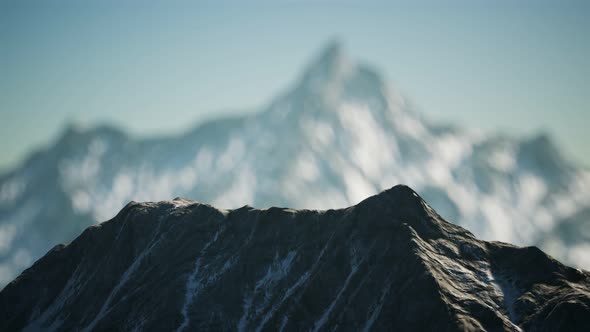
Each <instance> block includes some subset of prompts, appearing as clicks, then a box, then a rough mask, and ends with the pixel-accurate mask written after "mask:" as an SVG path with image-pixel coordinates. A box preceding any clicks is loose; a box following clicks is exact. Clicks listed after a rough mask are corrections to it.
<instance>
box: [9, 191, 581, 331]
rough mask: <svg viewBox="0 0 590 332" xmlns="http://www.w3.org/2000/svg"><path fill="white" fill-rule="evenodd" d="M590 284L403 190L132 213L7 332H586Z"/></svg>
mask: <svg viewBox="0 0 590 332" xmlns="http://www.w3.org/2000/svg"><path fill="white" fill-rule="evenodd" d="M588 328H590V273H588V272H587V271H582V270H579V269H575V268H570V267H567V266H565V265H562V264H561V263H559V262H558V261H556V260H554V259H553V258H551V257H550V256H547V255H546V254H545V253H543V252H542V251H541V250H539V249H538V248H536V247H524V248H521V247H515V246H512V245H510V244H506V243H501V242H485V241H481V240H478V239H476V238H475V236H474V235H473V234H471V233H470V232H469V231H467V230H465V229H463V228H462V227H459V226H456V225H454V224H451V223H448V222H446V221H445V220H444V219H443V218H442V217H440V216H439V215H438V214H437V213H436V212H435V211H434V210H433V209H432V208H431V207H430V206H429V205H428V204H427V203H426V202H425V201H424V200H423V199H422V198H421V197H420V196H419V195H418V194H417V193H416V192H415V191H413V190H412V189H410V188H409V187H406V186H396V187H393V188H391V189H389V190H386V191H384V192H382V193H380V194H378V195H376V196H372V197H369V198H367V199H365V200H363V201H362V202H360V203H358V204H357V205H355V206H352V207H349V208H345V209H338V210H323V211H314V210H293V209H287V208H269V209H255V208H252V207H249V206H244V207H241V208H238V209H234V210H223V209H217V208H214V207H212V206H209V205H205V204H200V203H198V202H195V201H188V200H184V199H181V198H178V199H175V200H173V201H164V202H158V203H135V202H132V203H130V204H128V205H127V206H126V207H125V208H124V209H123V210H122V211H121V212H119V214H117V216H116V217H115V218H113V219H112V220H109V221H107V222H104V223H101V224H99V225H95V226H91V227H89V228H88V229H86V230H85V231H84V232H83V233H82V234H81V235H80V236H79V237H78V238H77V239H75V240H74V241H73V242H72V243H70V244H68V245H65V246H64V245H58V246H56V247H54V248H53V249H52V250H51V251H49V252H48V253H47V254H46V255H45V256H44V257H43V258H42V259H40V260H39V261H37V262H36V263H35V264H34V265H33V266H32V267H30V268H28V269H27V270H25V271H24V272H23V273H22V274H21V275H20V276H19V277H18V278H16V279H15V280H14V281H12V282H11V283H10V284H8V285H7V286H6V287H5V288H4V289H3V290H2V291H1V292H0V329H2V330H19V329H23V330H25V331H28V330H38V329H43V330H52V331H53V330H55V331H61V330H64V331H65V330H82V331H94V330H97V331H101V330H121V331H123V330H125V331H129V330H133V331H144V330H145V331H161V330H176V331H185V330H239V331H243V330H255V331H261V330H303V329H305V330H314V331H319V330H322V331H323V330H334V329H339V330H363V331H369V330H399V329H403V330H437V331H450V330H488V331H489V330H493V331H498V330H504V331H521V330H526V331H557V330H562V331H587V330H588Z"/></svg>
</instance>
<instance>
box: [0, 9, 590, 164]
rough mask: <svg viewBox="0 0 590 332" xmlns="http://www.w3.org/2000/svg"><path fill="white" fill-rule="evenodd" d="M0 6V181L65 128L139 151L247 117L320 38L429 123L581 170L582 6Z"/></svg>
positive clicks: (290, 76)
mask: <svg viewBox="0 0 590 332" xmlns="http://www.w3.org/2000/svg"><path fill="white" fill-rule="evenodd" d="M224 4H225V5H224ZM426 5H428V6H427V7H425V6H426ZM0 6H1V7H0V8H1V9H0V18H1V19H0V27H1V29H0V46H1V48H2V49H3V52H1V54H0V73H1V74H0V103H1V104H0V130H1V131H2V133H3V135H2V137H3V139H2V141H0V151H2V156H1V157H0V173H3V172H5V171H8V170H10V169H11V168H13V167H15V166H17V164H18V163H19V162H21V161H22V160H23V159H24V158H26V157H27V156H28V155H29V154H30V153H31V152H32V151H33V150H36V149H39V148H42V147H45V146H47V145H48V144H50V142H51V141H52V140H54V139H55V138H56V137H58V136H59V135H60V133H61V132H62V130H63V128H64V127H66V126H67V125H68V124H69V123H79V124H82V125H84V126H90V127H93V126H96V125H100V124H105V123H108V124H114V125H116V126H117V127H119V128H121V129H123V130H125V131H127V132H128V133H130V134H131V135H134V136H140V137H149V136H155V135H163V134H173V133H176V132H178V131H179V130H187V129H189V128H190V127H192V126H194V125H196V124H197V123H201V122H204V121H206V120H207V119H213V118H216V117H218V116H220V115H224V116H226V115H230V114H232V115H237V114H243V113H246V112H252V111H258V110H260V109H261V108H262V107H264V105H266V104H267V103H269V102H271V101H272V98H274V97H276V96H277V95H278V94H279V93H281V92H283V91H285V90H287V89H289V88H290V87H291V86H293V85H294V84H295V83H296V80H297V78H298V77H299V75H300V74H301V72H302V70H304V68H305V65H306V64H307V63H308V62H309V61H311V60H312V58H313V57H314V56H316V55H317V54H318V52H320V51H321V49H322V48H323V47H324V46H325V44H326V43H327V42H329V41H331V40H333V39H334V38H337V39H339V40H340V41H342V43H343V44H344V47H345V50H346V52H347V53H349V54H350V57H351V58H352V59H354V60H358V61H360V62H363V63H366V64H369V65H371V66H373V67H375V68H377V69H378V70H379V71H380V73H381V74H383V76H384V77H385V79H386V80H387V81H388V82H389V83H390V84H391V85H392V86H393V87H394V88H396V89H398V90H399V91H401V92H402V93H403V94H404V95H405V96H407V97H408V98H409V99H410V100H411V102H412V103H413V104H414V105H416V106H417V108H418V111H419V112H420V113H421V114H423V115H424V116H425V117H426V118H427V119H429V120H430V121H432V122H442V123H452V124H455V125H458V126H463V127H466V128H470V129H473V130H483V131H485V132H489V133H496V132H503V133H508V134H511V135H518V136H531V135H534V134H535V133H536V132H540V131H544V132H547V133H549V134H550V135H551V136H552V137H553V138H554V139H555V140H556V144H558V146H560V147H561V148H562V149H563V150H564V151H565V154H566V157H568V159H570V160H572V161H574V162H576V163H578V164H580V165H583V166H585V167H588V166H590V154H588V153H587V152H588V150H589V149H588V143H587V142H590V132H588V131H587V130H586V128H585V127H586V124H587V123H589V122H590V112H589V110H588V98H589V97H588V96H590V84H589V83H590V82H588V80H589V78H588V77H590V75H589V74H590V38H589V37H590V23H589V22H588V20H587V17H588V14H589V13H590V10H589V9H590V4H588V3H587V2H581V1H564V2H560V3H551V2H519V3H518V4H516V3H512V2H508V1H500V2H495V3H493V4H490V3H486V2H483V1H475V2H473V1H469V2H467V1H455V2H453V5H447V6H442V5H440V4H438V3H436V2H420V4H419V5H416V4H400V3H397V4H384V3H370V4H366V3H364V2H362V3H361V2H345V3H343V4H336V3H332V2H322V3H320V4H319V5H316V6H311V5H310V3H307V2H296V1H293V2H285V3H282V4H271V3H268V2H258V3H255V4H249V5H248V6H242V7H241V8H237V7H238V6H237V5H236V4H235V3H233V5H232V6H230V5H228V4H227V3H221V4H219V3H214V4H213V3H207V2H200V3H198V4H193V3H188V2H173V3H171V2H152V3H150V4H149V5H148V6H142V7H141V8H140V6H139V3H138V2H133V1H131V2H125V4H123V5H121V4H118V3H117V2H110V1H105V2H100V3H75V2H71V1H65V2H60V3H59V4H55V3H54V4H50V3H41V2H11V1H6V2H3V3H2V4H1V5H0ZM424 8H427V9H424ZM302 22H305V24H301V23H302Z"/></svg>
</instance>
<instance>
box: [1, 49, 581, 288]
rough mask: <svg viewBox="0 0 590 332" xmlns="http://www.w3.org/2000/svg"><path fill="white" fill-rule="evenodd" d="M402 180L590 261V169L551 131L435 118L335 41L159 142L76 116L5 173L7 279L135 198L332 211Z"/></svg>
mask: <svg viewBox="0 0 590 332" xmlns="http://www.w3.org/2000/svg"><path fill="white" fill-rule="evenodd" d="M237 84H244V83H243V82H241V83H237ZM400 182H404V183H407V184H408V185H410V186H412V188H414V189H416V190H417V191H418V192H420V194H421V195H423V196H424V197H425V198H426V199H427V200H428V202H430V204H432V206H433V207H434V208H435V209H436V210H437V211H439V213H440V214H441V215H443V216H444V217H445V218H448V219H449V220H451V221H453V222H455V223H457V224H459V225H462V226H465V227H467V228H468V229H470V230H471V231H473V232H474V234H476V235H477V236H478V237H480V238H482V239H486V240H502V241H507V242H511V243H515V244H518V245H537V246H539V247H541V248H543V249H544V250H546V251H548V252H549V253H551V254H552V255H554V256H555V257H558V258H559V259H561V260H563V261H565V262H568V263H570V264H573V265H575V266H579V267H585V268H590V258H589V257H590V255H587V252H588V251H590V223H588V211H589V209H590V173H589V172H588V171H585V170H581V169H578V168H576V167H574V166H573V165H571V164H569V163H568V162H567V161H566V160H565V159H564V158H563V157H562V156H561V155H560V154H559V149H558V148H557V147H555V146H554V144H553V143H552V141H551V140H550V139H549V138H548V137H547V136H545V135H539V136H536V137H526V138H512V137H504V136H493V135H492V136H484V135H479V134H477V135H476V134H473V133H471V132H469V131H466V130H463V129H461V128H457V127H448V126H440V125H436V124H432V123H430V122H428V121H427V120H425V119H423V118H422V117H421V116H420V115H419V114H418V113H417V112H415V111H414V110H413V108H412V106H411V104H409V103H408V102H407V100H406V99H405V98H404V97H403V96H401V94H400V93H399V92H398V91H397V90H395V89H393V88H392V87H390V86H389V85H387V84H386V82H385V80H384V79H383V78H382V77H381V75H379V73H378V71H376V70H374V69H373V68H371V67H369V66H366V65H363V64H357V63H355V62H354V61H352V60H351V59H349V58H348V56H347V55H346V53H345V52H344V51H343V50H342V48H341V46H339V45H338V44H333V45H330V46H328V47H327V48H326V49H325V50H324V51H323V52H322V53H321V54H320V55H319V56H318V57H317V58H316V59H314V60H313V61H312V62H311V63H310V64H309V66H308V67H307V68H306V70H305V71H304V72H303V74H302V75H301V77H300V78H299V79H298V80H297V81H296V83H295V84H294V85H293V87H291V88H290V89H287V90H286V91H285V93H283V94H282V95H280V96H278V97H277V98H275V99H274V100H272V101H271V102H270V103H269V104H268V105H266V106H265V107H263V108H261V110H260V112H259V113H255V114H252V115H248V116H245V117H236V118H226V119H218V120H214V121H209V122H206V123H203V124H201V125H199V126H197V127H196V128H194V129H193V130H190V131H188V132H186V133H183V134H180V135H178V136H174V137H159V138H150V139H136V138H132V137H129V136H127V135H126V134H125V133H123V132H121V131H119V130H117V129H113V128H110V127H98V128H93V129H79V128H76V127H70V128H68V129H67V130H66V131H65V132H64V133H63V135H62V136H61V137H60V138H59V139H58V141H57V142H55V143H54V144H51V145H48V147H47V148H46V149H45V150H43V151H39V152H38V153H36V154H34V155H32V156H31V157H30V158H29V159H28V160H27V161H26V162H25V163H23V165H22V166H21V167H19V168H18V169H15V170H14V171H12V172H9V173H7V174H5V175H0V287H1V286H2V285H4V284H6V283H7V282H8V281H10V280H12V279H13V278H14V277H15V276H16V275H17V274H18V273H19V272H20V271H22V269H24V268H25V267H27V266H29V265H30V264H31V263H32V262H33V261H34V260H35V259H37V258H38V257H41V255H42V254H44V253H45V252H47V250H49V249H50V248H51V246H52V245H53V244H55V243H60V242H69V241H71V240H72V239H73V238H74V237H75V236H76V235H77V234H79V233H80V232H81V231H82V230H83V229H85V228H86V227H88V226H90V225H92V224H94V223H97V222H100V221H103V220H106V219H109V218H111V217H112V216H113V215H114V214H115V213H117V211H119V210H120V209H121V208H122V207H123V206H124V204H125V203H126V202H128V201H130V200H136V201H158V200H165V199H170V197H175V196H183V197H191V198H194V199H197V200H199V201H203V202H211V203H213V204H214V205H216V206H220V207H224V208H236V207H238V206H240V205H241V204H245V203H247V204H251V205H254V206H259V207H269V206H291V207H294V208H318V209H328V208H342V207H346V206H349V205H353V204H356V203H358V202H360V201H361V200H362V199H365V198H367V197H369V196H371V195H373V194H375V193H378V192H380V191H381V190H384V189H386V188H389V187H391V186H393V185H395V184H397V183H400Z"/></svg>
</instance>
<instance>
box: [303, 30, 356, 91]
mask: <svg viewBox="0 0 590 332" xmlns="http://www.w3.org/2000/svg"><path fill="white" fill-rule="evenodd" d="M351 68H352V62H351V61H350V59H349V57H348V55H347V54H346V52H345V50H344V46H343V44H342V42H340V41H339V40H336V39H335V40H332V41H330V42H328V43H327V44H326V46H325V47H324V48H323V49H322V51H321V52H320V53H319V54H318V56H316V57H315V58H314V59H313V60H312V61H311V63H310V64H309V65H308V66H307V70H306V71H305V74H304V81H307V82H309V81H313V82H314V83H316V84H325V83H326V82H329V81H332V80H335V79H339V78H341V77H342V76H344V74H346V72H349V69H351Z"/></svg>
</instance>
